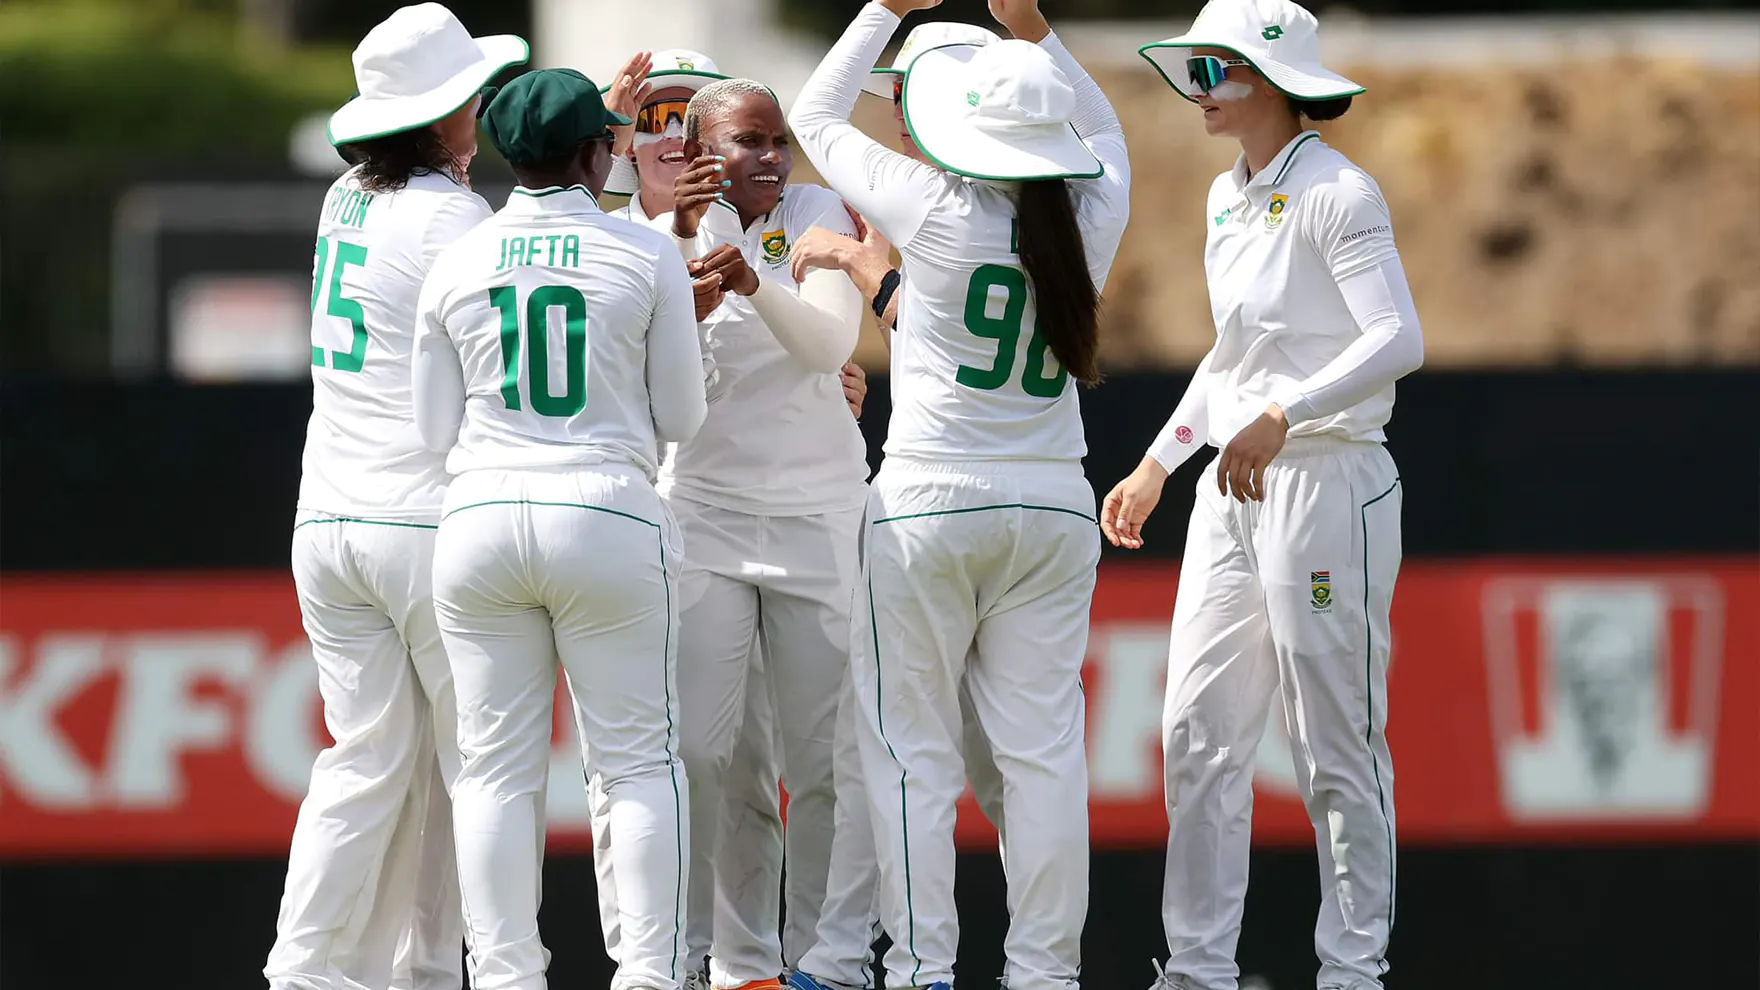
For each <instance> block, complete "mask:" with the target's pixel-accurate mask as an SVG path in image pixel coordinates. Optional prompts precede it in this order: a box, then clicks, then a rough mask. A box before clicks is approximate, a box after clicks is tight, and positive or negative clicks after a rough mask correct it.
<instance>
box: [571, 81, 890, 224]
mask: <svg viewBox="0 0 1760 990" xmlns="http://www.w3.org/2000/svg"><path fill="white" fill-rule="evenodd" d="M729 78H732V77H730V76H724V75H722V74H721V73H719V72H702V71H687V70H684V69H674V70H672V71H670V72H655V73H651V74H650V75H649V76H648V85H649V86H652V87H653V89H654V92H656V93H658V92H659V91H660V90H663V89H688V90H690V91H691V92H693V93H694V92H696V91H697V90H699V89H702V88H703V87H704V86H707V85H709V84H710V83H712V82H715V81H717V80H721V79H729ZM609 89H610V87H609V86H607V87H602V88H601V90H600V91H601V92H605V91H608V90H609ZM886 95H887V96H891V95H892V93H891V91H890V90H889V91H887V94H886ZM641 188H642V180H641V177H640V176H638V175H636V166H635V162H633V161H631V160H630V159H629V158H628V157H627V156H626V157H622V158H617V159H614V160H613V161H612V162H611V175H610V176H608V177H607V178H606V179H605V195H607V196H634V195H635V194H636V193H637V192H640V191H641Z"/></svg>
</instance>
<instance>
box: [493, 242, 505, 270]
mask: <svg viewBox="0 0 1760 990" xmlns="http://www.w3.org/2000/svg"><path fill="white" fill-rule="evenodd" d="M506 267H507V238H505V237H503V238H502V239H501V260H500V261H497V262H496V263H495V270H496V271H500V270H501V269H503V268H506Z"/></svg>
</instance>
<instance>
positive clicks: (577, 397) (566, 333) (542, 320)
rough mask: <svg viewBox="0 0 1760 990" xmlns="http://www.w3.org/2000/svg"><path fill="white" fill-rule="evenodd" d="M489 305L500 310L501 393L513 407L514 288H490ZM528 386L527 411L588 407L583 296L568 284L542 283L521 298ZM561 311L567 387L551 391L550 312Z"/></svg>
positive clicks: (516, 402) (558, 412) (567, 412)
mask: <svg viewBox="0 0 1760 990" xmlns="http://www.w3.org/2000/svg"><path fill="white" fill-rule="evenodd" d="M489 305H491V306H493V307H495V308H496V309H498V310H500V311H501V398H502V401H504V402H506V403H507V408H509V409H514V410H518V409H520V408H521V406H520V398H519V351H520V347H519V337H520V333H519V322H520V321H519V309H520V307H519V290H518V289H517V288H515V287H514V286H511V285H502V286H497V287H496V288H493V289H490V290H489ZM525 309H526V321H525V322H526V333H525V336H526V348H525V350H526V369H527V372H528V375H527V381H528V387H527V391H528V393H529V394H530V396H531V403H532V412H535V413H537V414H538V415H540V416H557V417H563V416H573V415H574V414H575V413H578V412H580V411H581V410H582V409H585V408H587V298H586V297H585V296H583V295H581V293H580V290H579V289H576V288H573V287H571V286H567V285H541V286H539V287H537V288H536V289H533V290H532V294H531V295H529V296H527V297H526V306H525ZM552 309H560V310H562V317H563V334H562V339H563V365H564V367H566V368H567V369H568V372H567V374H568V391H567V392H565V393H563V394H562V395H551V394H550V311H551V310H552Z"/></svg>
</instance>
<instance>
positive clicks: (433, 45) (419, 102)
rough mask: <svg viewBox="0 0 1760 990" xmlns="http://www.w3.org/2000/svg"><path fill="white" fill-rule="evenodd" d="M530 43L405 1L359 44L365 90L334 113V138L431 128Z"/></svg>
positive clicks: (522, 56)
mask: <svg viewBox="0 0 1760 990" xmlns="http://www.w3.org/2000/svg"><path fill="white" fill-rule="evenodd" d="M529 56H530V49H529V48H527V47H526V43H525V41H524V40H523V39H521V38H517V37H515V36H513V35H511V34H498V35H493V36H490V37H487V38H473V37H471V35H470V32H469V31H466V30H465V28H464V25H463V24H460V23H459V22H458V18H456V17H454V16H453V15H452V11H450V10H447V9H446V8H445V7H443V6H441V5H440V4H437V3H419V4H416V5H414V6H411V7H399V8H398V9H397V10H396V11H395V12H394V13H393V14H392V15H391V16H390V17H387V18H385V20H384V21H382V22H380V24H379V25H378V26H377V27H375V28H373V29H372V30H371V31H368V32H367V36H366V37H365V38H362V39H361V43H360V45H359V46H357V47H356V48H355V50H354V79H355V85H356V87H358V88H359V89H360V95H359V96H357V97H355V98H354V99H352V100H350V101H348V103H346V104H345V105H343V107H342V109H340V110H338V111H336V112H335V113H334V114H331V115H330V128H329V133H330V143H331V144H348V143H349V142H352V141H365V140H367V139H369V138H376V137H384V136H385V135H387V134H396V133H399V132H401V131H410V130H414V129H416V128H418V127H426V126H427V125H429V124H432V123H433V122H435V121H436V120H439V119H441V118H442V117H445V116H447V115H449V114H451V113H453V112H454V111H456V110H457V109H458V108H460V107H462V106H464V105H465V104H466V103H469V102H470V101H471V98H472V97H474V96H476V95H477V94H478V93H480V92H482V90H483V87H484V86H485V85H487V84H488V82H489V80H490V79H493V78H494V77H495V74H496V73H498V72H500V71H501V70H502V69H505V68H507V67H508V66H510V65H517V64H519V63H521V62H524V61H525V60H526V59H527V58H528V57H529Z"/></svg>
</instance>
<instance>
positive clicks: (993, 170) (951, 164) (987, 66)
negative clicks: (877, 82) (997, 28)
mask: <svg viewBox="0 0 1760 990" xmlns="http://www.w3.org/2000/svg"><path fill="white" fill-rule="evenodd" d="M1075 108H1076V91H1075V89H1074V87H1072V86H1071V85H1070V82H1069V78H1068V77H1067V76H1065V75H1064V74H1063V70H1061V69H1059V68H1058V67H1057V63H1056V62H1054V61H1052V59H1051V54H1050V53H1049V52H1047V51H1046V50H1045V49H1043V48H1040V47H1039V46H1038V45H1035V44H1032V43H1030V42H1026V41H1018V40H1010V41H998V42H996V43H994V44H990V45H984V46H977V45H944V46H942V47H940V48H931V49H929V50H928V51H925V52H923V53H921V54H919V55H917V56H916V58H915V59H913V60H912V61H911V64H910V69H909V70H907V71H906V73H905V77H904V124H905V128H906V129H907V130H909V131H910V134H911V140H912V141H913V142H915V143H916V146H917V148H918V149H919V150H921V151H922V152H923V154H924V155H925V156H927V157H928V159H929V160H930V161H932V162H934V163H935V164H936V165H939V166H940V167H942V168H943V169H946V170H947V171H949V172H954V173H957V174H959V175H964V176H969V177H971V178H974V179H993V180H998V181H1005V182H1008V181H1025V180H1030V179H1097V178H1099V177H1100V176H1101V174H1102V173H1104V172H1105V166H1103V165H1101V164H1100V159H1098V158H1096V157H1094V153H1093V152H1091V151H1089V150H1088V146H1087V145H1086V144H1083V143H1082V139H1081V137H1080V136H1079V135H1077V134H1076V129H1075V128H1074V127H1073V126H1071V124H1070V118H1071V116H1072V115H1073V114H1074V113H1075Z"/></svg>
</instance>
